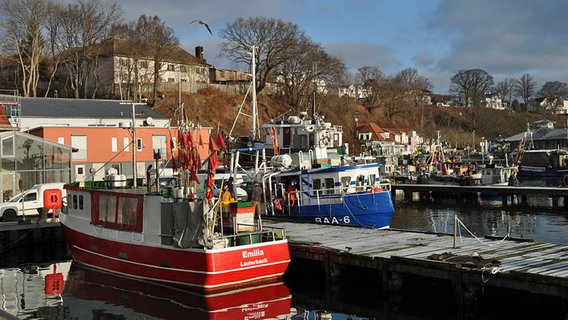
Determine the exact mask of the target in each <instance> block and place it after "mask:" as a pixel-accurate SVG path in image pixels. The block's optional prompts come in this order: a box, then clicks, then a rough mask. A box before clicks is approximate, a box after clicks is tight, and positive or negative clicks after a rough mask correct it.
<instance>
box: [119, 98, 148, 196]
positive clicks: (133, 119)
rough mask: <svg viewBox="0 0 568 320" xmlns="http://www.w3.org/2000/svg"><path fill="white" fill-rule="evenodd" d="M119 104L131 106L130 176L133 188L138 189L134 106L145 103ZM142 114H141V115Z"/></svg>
mask: <svg viewBox="0 0 568 320" xmlns="http://www.w3.org/2000/svg"><path fill="white" fill-rule="evenodd" d="M121 104H131V105H132V175H133V179H132V180H133V181H132V183H133V187H134V188H135V189H136V188H137V187H138V183H137V181H136V180H137V179H138V168H137V167H138V166H137V164H136V151H137V149H138V143H137V141H136V106H144V105H146V104H145V103H137V102H125V103H121ZM142 114H143V113H142Z"/></svg>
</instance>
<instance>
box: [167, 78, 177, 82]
mask: <svg viewBox="0 0 568 320" xmlns="http://www.w3.org/2000/svg"><path fill="white" fill-rule="evenodd" d="M168 82H176V79H174V78H168Z"/></svg>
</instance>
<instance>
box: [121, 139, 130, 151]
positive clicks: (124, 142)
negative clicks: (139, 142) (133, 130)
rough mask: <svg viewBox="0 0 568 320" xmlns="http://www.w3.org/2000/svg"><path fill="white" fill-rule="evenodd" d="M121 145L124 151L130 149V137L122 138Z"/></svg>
mask: <svg viewBox="0 0 568 320" xmlns="http://www.w3.org/2000/svg"><path fill="white" fill-rule="evenodd" d="M122 145H123V149H124V151H130V139H128V138H124V139H122Z"/></svg>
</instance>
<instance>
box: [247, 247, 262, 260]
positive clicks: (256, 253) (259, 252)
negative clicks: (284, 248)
mask: <svg viewBox="0 0 568 320" xmlns="http://www.w3.org/2000/svg"><path fill="white" fill-rule="evenodd" d="M242 254H243V259H246V258H254V257H260V256H263V255H264V251H263V250H262V249H254V250H252V251H247V250H243V251H242Z"/></svg>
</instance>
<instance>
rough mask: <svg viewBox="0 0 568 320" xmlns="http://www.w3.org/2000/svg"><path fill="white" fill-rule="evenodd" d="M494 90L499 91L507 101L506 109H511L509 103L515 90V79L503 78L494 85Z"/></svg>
mask: <svg viewBox="0 0 568 320" xmlns="http://www.w3.org/2000/svg"><path fill="white" fill-rule="evenodd" d="M495 91H496V92H497V93H499V94H500V95H501V96H502V97H503V98H505V99H506V101H507V110H508V111H512V109H511V103H512V102H513V94H514V92H515V80H513V79H511V78H505V79H503V80H501V81H500V82H499V83H497V85H496V86H495Z"/></svg>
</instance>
